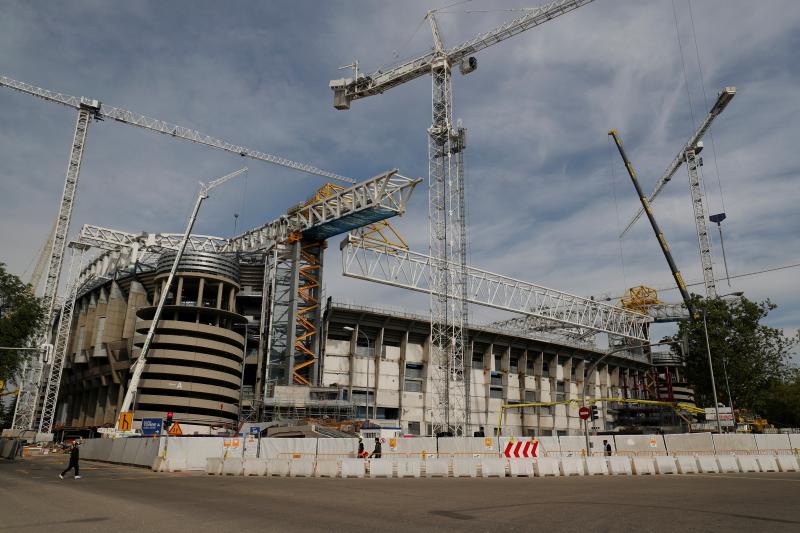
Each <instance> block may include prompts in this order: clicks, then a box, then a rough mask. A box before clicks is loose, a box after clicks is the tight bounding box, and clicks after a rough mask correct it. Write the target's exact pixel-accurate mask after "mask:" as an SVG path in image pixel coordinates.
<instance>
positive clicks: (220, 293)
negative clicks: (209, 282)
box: [216, 281, 223, 309]
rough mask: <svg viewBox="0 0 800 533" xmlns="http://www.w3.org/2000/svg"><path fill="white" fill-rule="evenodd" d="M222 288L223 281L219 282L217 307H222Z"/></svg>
mask: <svg viewBox="0 0 800 533" xmlns="http://www.w3.org/2000/svg"><path fill="white" fill-rule="evenodd" d="M222 289H223V283H222V282H221V281H220V282H219V283H218V284H217V302H216V308H217V309H222Z"/></svg>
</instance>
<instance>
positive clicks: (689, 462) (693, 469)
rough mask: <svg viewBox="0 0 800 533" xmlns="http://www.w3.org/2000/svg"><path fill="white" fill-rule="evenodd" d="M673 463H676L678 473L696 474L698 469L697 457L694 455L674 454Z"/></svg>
mask: <svg viewBox="0 0 800 533" xmlns="http://www.w3.org/2000/svg"><path fill="white" fill-rule="evenodd" d="M675 463H676V464H677V465H678V473H679V474H696V473H697V471H698V470H697V457H695V456H694V455H676V456H675ZM714 464H716V462H715V463H714Z"/></svg>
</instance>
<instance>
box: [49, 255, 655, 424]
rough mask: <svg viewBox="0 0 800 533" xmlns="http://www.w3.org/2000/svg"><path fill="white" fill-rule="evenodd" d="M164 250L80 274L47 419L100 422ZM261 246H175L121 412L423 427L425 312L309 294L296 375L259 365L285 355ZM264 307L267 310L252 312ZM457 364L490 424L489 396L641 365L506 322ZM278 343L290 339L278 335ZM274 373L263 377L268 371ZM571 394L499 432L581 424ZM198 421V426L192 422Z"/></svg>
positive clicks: (617, 373) (610, 414)
mask: <svg viewBox="0 0 800 533" xmlns="http://www.w3.org/2000/svg"><path fill="white" fill-rule="evenodd" d="M173 259H174V256H173V255H172V252H165V253H164V254H162V256H161V257H160V258H159V260H158V261H157V263H156V264H153V265H136V266H134V267H131V268H126V269H124V270H120V271H116V272H110V273H106V274H105V275H104V276H102V277H100V278H97V279H95V280H94V281H93V282H91V283H90V284H89V285H88V286H85V287H83V289H82V290H81V292H80V293H79V296H78V300H77V302H76V311H75V313H74V315H73V325H72V329H71V344H70V350H69V352H68V358H67V365H66V368H65V372H64V377H63V381H62V387H61V393H60V399H59V407H58V409H57V415H56V426H55V427H56V429H57V430H61V431H63V432H69V431H75V432H84V433H85V432H91V431H92V430H94V429H96V428H98V427H103V426H105V427H109V426H112V425H114V423H115V421H116V418H117V416H118V413H117V408H118V406H119V405H120V404H121V401H122V398H123V396H124V394H125V389H126V387H127V385H128V379H129V375H128V371H129V368H130V366H131V364H132V362H133V361H134V360H135V358H136V357H138V352H139V349H140V347H141V345H142V342H143V340H144V336H145V334H146V332H147V329H148V327H149V325H150V319H151V318H152V316H153V312H154V307H153V302H155V301H157V299H158V296H159V294H160V293H161V292H162V291H163V290H164V284H165V280H166V276H167V273H168V271H169V266H170V265H171V263H172V261H173ZM263 265H264V256H263V255H258V254H256V255H255V256H252V257H251V256H248V255H243V254H211V253H206V252H191V253H188V254H187V255H186V256H185V257H184V258H183V259H182V261H181V263H180V265H179V268H178V275H177V279H176V281H175V283H174V286H173V287H172V291H171V293H170V295H169V297H168V300H167V306H166V308H165V310H164V314H163V315H162V320H161V323H160V325H159V328H158V330H157V335H156V338H155V340H154V344H153V345H152V349H151V352H150V354H149V355H148V363H147V366H146V367H145V371H144V374H143V378H142V382H141V385H140V388H139V390H138V393H137V396H138V397H137V398H136V402H135V409H134V411H135V420H137V421H138V420H141V418H143V417H163V416H164V415H165V413H166V412H169V411H171V412H173V414H174V418H175V420H178V421H180V422H181V424H182V425H188V426H190V427H192V428H194V430H196V431H198V432H199V433H204V432H207V431H211V430H213V428H231V427H236V425H237V423H239V422H240V421H242V420H246V421H254V420H265V419H266V420H283V421H288V420H301V419H303V418H305V417H311V418H321V419H328V420H330V419H337V418H338V419H348V418H349V419H356V420H358V419H369V420H371V421H372V422H377V423H378V424H380V425H382V426H385V427H394V428H399V429H400V431H402V432H403V433H405V434H411V435H428V434H430V431H431V428H430V423H431V411H432V405H431V395H429V394H428V391H431V390H432V388H433V387H432V384H431V381H430V375H431V372H430V367H429V362H430V361H429V337H430V324H429V322H428V320H427V318H426V317H424V316H421V315H414V314H410V313H406V312H403V311H391V310H385V309H375V308H368V307H364V306H359V305H355V304H349V303H344V302H339V301H335V300H333V299H331V298H329V299H328V300H327V301H325V302H323V305H322V307H323V312H322V313H320V318H319V323H318V324H315V327H316V328H317V329H318V331H319V354H318V356H317V359H318V361H317V365H316V366H317V367H318V370H317V371H316V372H315V374H314V376H315V378H314V381H313V382H312V383H311V384H310V385H308V386H306V385H299V384H297V383H289V379H288V375H289V373H288V372H283V373H273V377H272V378H271V379H270V378H269V377H268V376H267V373H266V370H267V369H268V368H272V369H275V368H280V366H281V365H282V364H285V363H282V362H281V361H284V360H285V359H287V358H288V357H289V355H290V354H289V353H287V356H286V357H279V358H278V359H276V358H275V353H274V351H275V350H274V346H273V350H272V352H273V353H270V349H269V348H268V346H267V345H268V339H266V338H265V339H264V341H263V342H261V338H262V336H261V335H259V333H258V331H259V325H260V324H265V323H268V322H269V320H262V316H261V314H262V311H264V310H266V312H269V309H270V305H269V302H264V298H263V295H262V293H261V289H262V279H263V269H264V266H263ZM265 318H268V317H265ZM468 338H469V345H468V354H469V361H470V364H469V365H468V368H467V376H468V379H469V384H470V387H469V389H470V413H471V416H470V427H469V429H468V431H469V432H470V433H471V432H473V431H477V430H478V429H479V428H480V427H484V430H485V432H486V434H487V435H490V434H491V433H492V432H493V431H494V428H495V427H496V426H497V423H498V416H499V414H500V406H501V405H503V404H509V403H523V402H524V403H527V402H556V401H563V400H569V399H575V398H577V397H579V396H580V394H581V390H582V387H583V383H584V380H587V379H588V386H587V391H588V395H590V396H594V397H618V396H619V397H629V398H647V397H650V396H649V395H648V391H647V386H646V376H647V375H648V372H650V371H651V369H652V365H650V363H649V362H648V357H647V356H646V355H645V354H642V353H638V354H637V353H635V352H622V353H619V354H614V355H611V356H609V357H607V358H606V359H605V360H604V361H603V363H602V364H601V365H599V366H598V368H597V369H596V370H595V371H594V372H593V373H592V375H591V376H589V375H587V370H588V368H589V366H590V365H591V363H592V362H593V361H595V360H597V359H598V358H599V357H601V356H602V355H604V354H605V351H604V350H602V349H599V348H597V347H595V346H594V345H593V344H591V343H589V342H585V341H583V342H582V341H579V340H574V339H569V338H567V337H564V336H560V335H555V334H552V333H546V332H541V333H534V332H525V333H522V332H521V333H513V332H510V331H504V330H500V329H497V328H495V327H492V326H488V325H487V326H473V327H471V328H470V329H469V334H468ZM288 350H291V346H290V347H287V352H288ZM276 375H277V376H278V377H277V378H276V377H275V376H276ZM600 407H601V415H602V416H601V420H599V421H597V422H595V425H596V427H597V429H598V430H612V429H614V428H615V418H616V412H617V408H618V407H620V406H616V405H612V404H608V405H605V404H600ZM577 410H578V406H577V405H555V406H550V407H537V408H524V409H512V410H508V411H507V412H506V415H505V420H504V422H503V428H504V429H503V433H509V434H515V435H537V436H539V435H573V434H579V433H580V432H581V422H580V419H579V418H578V414H577ZM204 428H205V429H204Z"/></svg>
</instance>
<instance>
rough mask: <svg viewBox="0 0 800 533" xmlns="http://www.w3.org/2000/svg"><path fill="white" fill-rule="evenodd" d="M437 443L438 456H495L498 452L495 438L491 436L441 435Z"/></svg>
mask: <svg viewBox="0 0 800 533" xmlns="http://www.w3.org/2000/svg"><path fill="white" fill-rule="evenodd" d="M438 444H439V457H445V456H448V455H450V456H453V457H467V456H470V457H475V456H478V457H481V456H490V457H497V453H498V450H497V439H496V438H492V437H442V438H440V439H439V442H438ZM487 444H488V446H487ZM501 451H502V450H501Z"/></svg>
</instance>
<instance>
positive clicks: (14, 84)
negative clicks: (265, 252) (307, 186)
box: [0, 76, 355, 183]
mask: <svg viewBox="0 0 800 533" xmlns="http://www.w3.org/2000/svg"><path fill="white" fill-rule="evenodd" d="M0 86H5V87H8V88H9V89H14V90H17V91H19V92H22V93H25V94H29V95H31V96H36V97H37V98H41V99H43V100H47V101H48V102H53V103H57V104H62V105H64V106H67V107H71V108H73V109H80V108H81V107H82V106H86V105H87V104H88V105H92V106H95V107H96V111H95V114H96V115H97V117H98V118H101V119H105V118H109V119H113V120H115V121H117V122H121V123H123V124H128V125H130V126H136V127H139V128H142V129H145V130H148V131H152V132H155V133H161V134H164V135H169V136H170V137H175V138H177V139H183V140H185V141H189V142H193V143H197V144H202V145H204V146H208V147H211V148H216V149H218V150H223V151H226V152H230V153H233V154H237V155H240V156H242V157H248V158H250V159H255V160H258V161H264V162H267V163H272V164H273V165H279V166H282V167H286V168H291V169H293V170H298V171H300V172H305V173H307V174H314V175H316V176H322V177H324V178H330V179H333V180H337V181H343V182H345V183H355V180H354V179H352V178H348V177H345V176H341V175H339V174H335V173H333V172H328V171H327V170H322V169H319V168H317V167H315V166H312V165H307V164H305V163H298V162H296V161H292V160H290V159H286V158H285V157H279V156H275V155H270V154H267V153H264V152H260V151H258V150H252V149H250V148H246V147H244V146H239V145H236V144H232V143H229V142H227V141H223V140H221V139H217V138H215V137H212V136H210V135H206V134H205V133H200V132H199V131H195V130H193V129H191V128H186V127H184V126H178V125H177V124H171V123H169V122H166V121H163V120H159V119H156V118H151V117H148V116H145V115H140V114H138V113H134V112H133V111H128V110H127V109H122V108H119V107H113V106H110V105H106V104H101V103H100V102H98V101H97V100H92V99H89V98H85V97H77V96H71V95H68V94H64V93H59V92H55V91H49V90H47V89H42V88H41V87H36V86H35V85H31V84H29V83H25V82H22V81H17V80H14V79H11V78H8V77H6V76H0Z"/></svg>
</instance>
